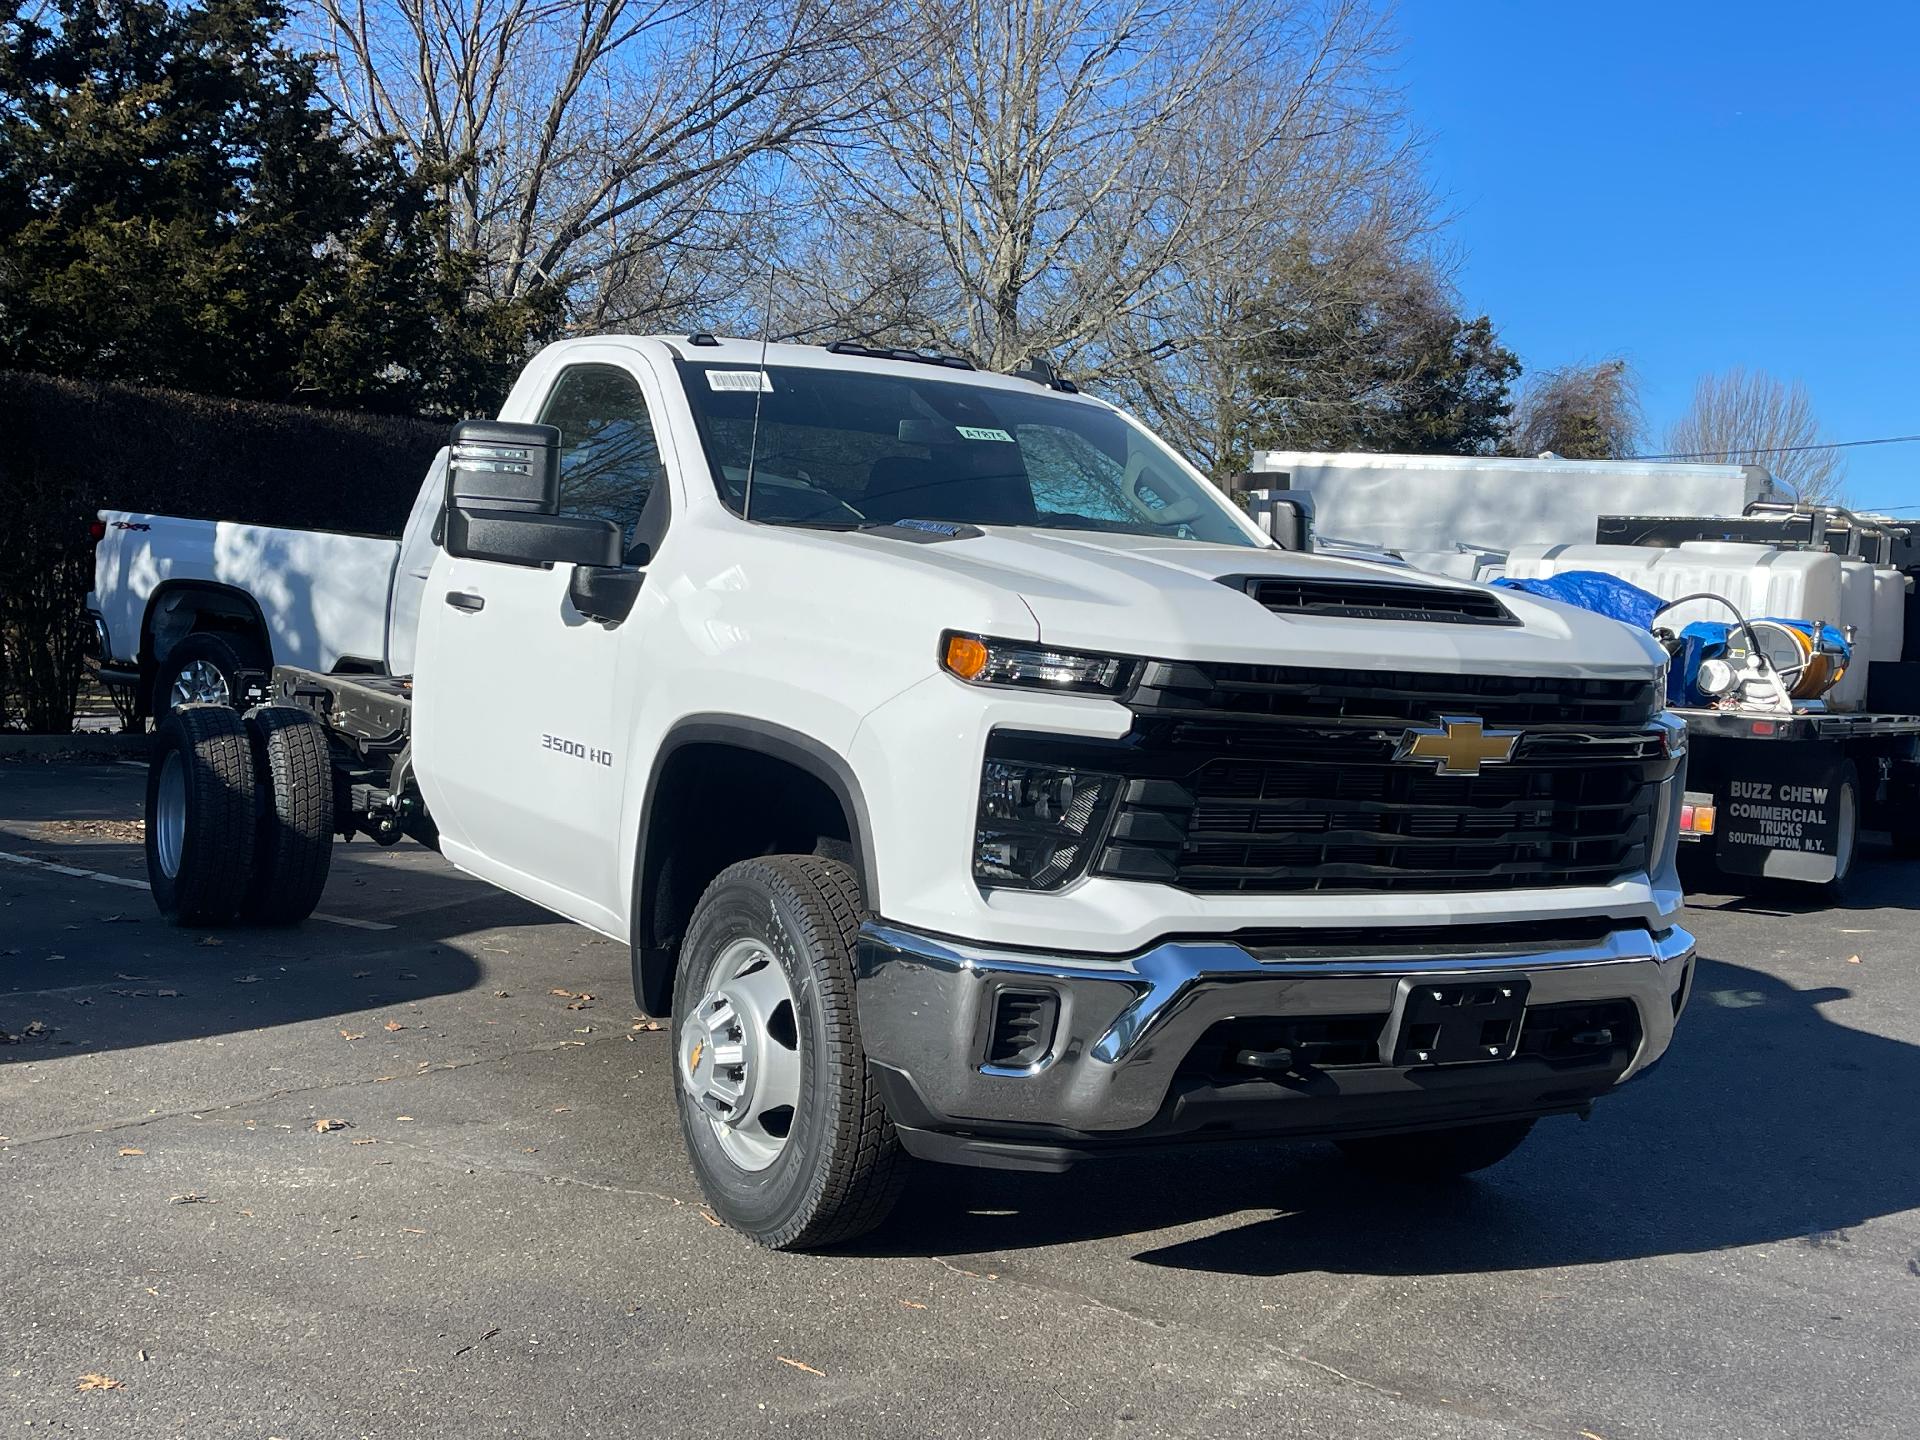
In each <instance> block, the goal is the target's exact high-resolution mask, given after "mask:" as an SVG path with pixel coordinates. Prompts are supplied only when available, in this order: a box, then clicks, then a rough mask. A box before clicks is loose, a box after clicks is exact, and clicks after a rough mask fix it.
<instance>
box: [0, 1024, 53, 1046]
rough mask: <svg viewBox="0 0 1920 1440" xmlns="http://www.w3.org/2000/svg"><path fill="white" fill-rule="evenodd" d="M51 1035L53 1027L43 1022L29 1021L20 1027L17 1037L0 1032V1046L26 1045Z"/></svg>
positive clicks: (3, 1031)
mask: <svg viewBox="0 0 1920 1440" xmlns="http://www.w3.org/2000/svg"><path fill="white" fill-rule="evenodd" d="M51 1034H53V1027H52V1026H51V1025H49V1024H47V1022H46V1021H44V1020H29V1021H28V1022H27V1023H26V1024H25V1025H24V1026H22V1027H21V1030H20V1033H19V1034H18V1035H9V1034H8V1033H7V1032H6V1031H5V1030H0V1045H28V1044H31V1043H32V1042H33V1041H35V1040H44V1039H46V1038H47V1037H48V1036H49V1035H51Z"/></svg>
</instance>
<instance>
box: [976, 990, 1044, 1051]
mask: <svg viewBox="0 0 1920 1440" xmlns="http://www.w3.org/2000/svg"><path fill="white" fill-rule="evenodd" d="M1059 1023H1060V997H1059V996H1058V995H1056V994H1054V993H1053V992H1052V991H1050V990H1002V991H1000V993H999V994H997V995H995V996H994V997H993V1023H992V1027H991V1028H990V1029H989V1031H988V1033H987V1054H986V1063H987V1064H988V1065H991V1066H993V1067H994V1068H995V1069H999V1070H1031V1069H1032V1068H1033V1067H1034V1066H1036V1065H1039V1064H1040V1063H1041V1062H1042V1061H1044V1060H1045V1059H1046V1058H1047V1056H1048V1055H1049V1054H1051V1053H1052V1051H1053V1033H1054V1030H1055V1029H1056V1028H1057V1027H1058V1025H1059Z"/></svg>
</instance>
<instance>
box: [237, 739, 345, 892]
mask: <svg viewBox="0 0 1920 1440" xmlns="http://www.w3.org/2000/svg"><path fill="white" fill-rule="evenodd" d="M246 726H247V733H248V735H249V736H250V737H251V738H252V741H253V759H254V778H255V783H256V785H257V787H258V793H259V798H260V821H259V828H258V829H257V830H256V832H255V836H254V850H253V881H252V884H251V885H250V886H249V888H248V891H247V899H246V903H245V905H244V906H243V907H242V913H243V914H244V915H245V917H246V918H247V919H248V920H250V921H253V922H254V923H255V924H260V925H297V924H299V923H300V922H301V921H302V920H304V919H306V918H307V916H309V915H311V914H312V913H313V907H314V906H316V905H318V904H319V903H320V892H321V891H322V890H324V889H326V885H327V867H328V865H329V864H330V863H331V861H332V859H333V754H332V750H331V748H330V747H329V745H328V744H327V730H326V727H325V726H324V725H322V724H321V723H320V722H319V721H318V720H317V719H315V718H314V717H313V716H312V715H311V714H309V713H308V712H307V711H305V710H302V709H300V708H298V707H297V706H293V705H262V706H261V707H259V708H258V709H256V710H252V711H250V712H248V715H247V719H246Z"/></svg>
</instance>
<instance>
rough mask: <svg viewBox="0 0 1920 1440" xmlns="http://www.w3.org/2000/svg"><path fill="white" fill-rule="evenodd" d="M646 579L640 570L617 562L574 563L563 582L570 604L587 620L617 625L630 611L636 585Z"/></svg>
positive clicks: (637, 595) (637, 590)
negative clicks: (568, 577)
mask: <svg viewBox="0 0 1920 1440" xmlns="http://www.w3.org/2000/svg"><path fill="white" fill-rule="evenodd" d="M646 582H647V575H646V572H645V571H644V570H629V569H627V568H626V567H624V566H619V565H576V566H574V567H573V579H572V581H570V582H569V583H568V585H567V598H568V599H569V600H571V601H573V608H574V609H576V610H578V611H579V612H580V613H581V614H582V615H584V616H586V617H587V619H589V620H598V621H599V622H600V623H601V624H602V625H618V624H619V623H620V622H621V621H623V620H625V619H626V618H627V616H629V615H631V614H632V613H633V602H634V601H636V600H638V599H639V598H640V587H641V586H642V585H644V584H646Z"/></svg>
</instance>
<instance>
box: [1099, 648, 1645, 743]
mask: <svg viewBox="0 0 1920 1440" xmlns="http://www.w3.org/2000/svg"><path fill="white" fill-rule="evenodd" d="M1134 708H1135V709H1136V710H1138V711H1141V712H1143V713H1144V712H1150V713H1153V714H1156V715H1171V716H1176V717H1178V716H1182V715H1191V716H1192V718H1193V719H1195V720H1196V721H1204V722H1211V723H1219V722H1237V721H1248V722H1252V723H1256V724H1257V723H1259V722H1260V721H1261V720H1263V719H1271V720H1275V721H1279V722H1281V723H1294V724H1297V723H1298V722H1300V721H1302V720H1314V719H1320V720H1341V721H1360V720H1377V721H1380V722H1382V723H1386V724H1398V725H1408V724H1419V725H1430V724H1432V723H1433V721H1434V719H1435V718H1436V717H1437V716H1440V715H1445V714H1453V713H1460V712H1464V713H1466V714H1469V715H1477V716H1479V717H1480V718H1481V719H1482V720H1484V721H1485V722H1486V723H1487V725H1488V727H1489V728H1492V727H1496V726H1499V727H1509V726H1510V727H1514V728H1519V729H1525V728H1531V727H1537V726H1552V727H1556V728H1558V729H1561V730H1565V731H1579V730H1582V729H1591V728H1601V729H1608V728H1625V727H1643V726H1645V725H1647V724H1648V723H1649V722H1650V721H1651V720H1652V719H1653V717H1654V716H1655V715H1656V714H1658V713H1659V709H1660V706H1659V696H1657V695H1656V694H1655V692H1654V685H1653V682H1652V681H1651V680H1576V679H1542V678H1540V677H1537V676H1530V675H1435V674H1428V673H1423V672H1419V671H1395V670H1320V669H1312V668H1309V667H1306V666H1298V665H1205V666H1202V665H1185V664H1180V663H1177V662H1172V661H1154V662H1152V663H1150V664H1149V665H1148V666H1147V667H1146V670H1145V673H1144V674H1143V675H1142V676H1141V679H1140V688H1139V690H1138V691H1137V692H1136V695H1135V698H1134Z"/></svg>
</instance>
